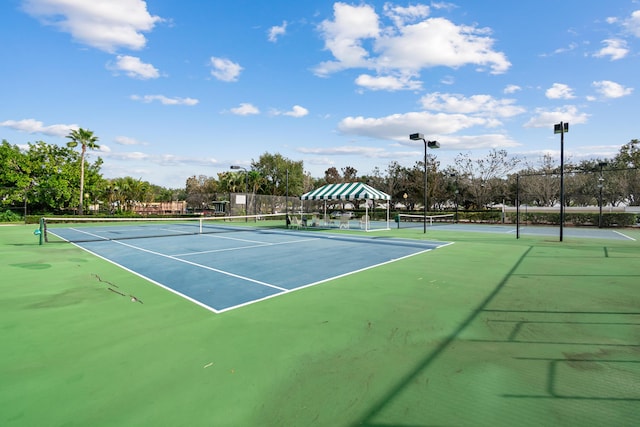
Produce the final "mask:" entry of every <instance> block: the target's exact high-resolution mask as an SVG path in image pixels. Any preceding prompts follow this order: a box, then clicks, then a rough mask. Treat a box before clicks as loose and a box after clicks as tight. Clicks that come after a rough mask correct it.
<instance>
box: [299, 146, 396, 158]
mask: <svg viewBox="0 0 640 427" xmlns="http://www.w3.org/2000/svg"><path fill="white" fill-rule="evenodd" d="M297 151H298V152H300V153H305V154H318V155H327V156H343V155H347V156H361V157H368V158H380V157H389V154H390V153H389V152H388V151H387V150H384V149H382V148H378V147H363V146H356V145H345V146H340V147H301V148H298V149H297Z"/></svg>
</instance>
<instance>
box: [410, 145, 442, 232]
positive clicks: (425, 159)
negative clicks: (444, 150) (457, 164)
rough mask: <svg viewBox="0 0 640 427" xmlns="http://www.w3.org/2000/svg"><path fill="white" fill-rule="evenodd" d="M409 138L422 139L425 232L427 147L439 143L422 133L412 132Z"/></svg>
mask: <svg viewBox="0 0 640 427" xmlns="http://www.w3.org/2000/svg"><path fill="white" fill-rule="evenodd" d="M409 139H410V140H412V141H419V140H422V141H424V201H423V203H424V210H423V221H424V231H423V232H424V233H426V232H427V147H429V148H440V143H439V142H438V141H427V140H426V139H424V135H423V134H421V133H412V134H411V135H409Z"/></svg>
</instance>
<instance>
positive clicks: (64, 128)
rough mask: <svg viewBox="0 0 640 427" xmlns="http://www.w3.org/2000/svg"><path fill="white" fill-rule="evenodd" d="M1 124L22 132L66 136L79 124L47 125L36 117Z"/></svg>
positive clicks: (6, 121)
mask: <svg viewBox="0 0 640 427" xmlns="http://www.w3.org/2000/svg"><path fill="white" fill-rule="evenodd" d="M0 126H2V127H7V128H10V129H14V130H17V131H20V132H26V133H41V134H44V135H49V136H59V137H65V136H67V135H68V134H69V133H70V132H71V131H72V130H74V129H78V128H79V126H78V125H75V124H73V125H63V124H57V125H49V126H45V125H44V123H42V122H41V121H38V120H35V119H23V120H5V121H4V122H0Z"/></svg>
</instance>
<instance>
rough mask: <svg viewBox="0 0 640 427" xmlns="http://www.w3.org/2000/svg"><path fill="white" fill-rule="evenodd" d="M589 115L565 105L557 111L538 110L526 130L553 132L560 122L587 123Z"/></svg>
mask: <svg viewBox="0 0 640 427" xmlns="http://www.w3.org/2000/svg"><path fill="white" fill-rule="evenodd" d="M588 118H589V115H588V114H586V113H581V112H579V111H578V108H577V107H576V106H574V105H565V106H563V107H561V108H557V109H555V110H545V109H544V108H537V109H536V110H535V115H534V116H533V117H532V118H531V119H529V121H528V122H527V123H525V124H524V127H526V128H545V127H546V128H549V129H551V130H553V125H554V124H556V123H560V122H565V123H570V124H583V123H586V122H587V120H588Z"/></svg>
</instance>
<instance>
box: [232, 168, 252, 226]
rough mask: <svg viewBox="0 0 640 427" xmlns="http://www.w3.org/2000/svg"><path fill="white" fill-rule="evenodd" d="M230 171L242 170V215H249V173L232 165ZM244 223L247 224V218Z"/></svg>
mask: <svg viewBox="0 0 640 427" xmlns="http://www.w3.org/2000/svg"><path fill="white" fill-rule="evenodd" d="M231 169H242V170H243V171H244V214H245V215H249V194H248V193H249V171H247V169H246V168H243V167H242V166H238V165H232V166H231ZM244 222H249V217H245V219H244Z"/></svg>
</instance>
